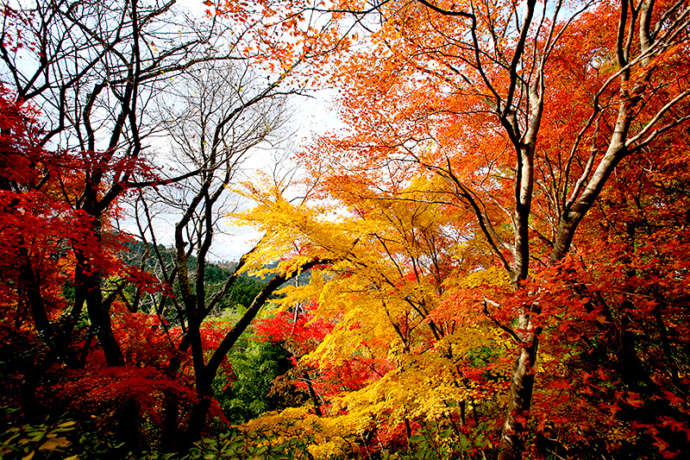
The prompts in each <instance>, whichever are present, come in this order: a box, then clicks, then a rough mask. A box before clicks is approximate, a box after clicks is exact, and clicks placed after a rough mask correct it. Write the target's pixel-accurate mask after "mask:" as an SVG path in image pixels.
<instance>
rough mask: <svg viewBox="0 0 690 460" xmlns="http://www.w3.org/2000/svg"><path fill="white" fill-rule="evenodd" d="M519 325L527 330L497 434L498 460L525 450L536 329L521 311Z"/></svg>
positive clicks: (520, 454)
mask: <svg viewBox="0 0 690 460" xmlns="http://www.w3.org/2000/svg"><path fill="white" fill-rule="evenodd" d="M519 327H520V328H522V329H527V330H528V331H530V330H531V332H526V333H525V334H524V336H523V337H522V340H523V346H522V349H521V350H520V354H519V355H518V357H517V359H516V360H515V366H514V367H513V375H512V379H511V382H510V397H509V400H508V410H507V412H506V417H505V421H504V423H503V431H502V433H501V444H500V453H499V455H498V458H499V460H510V459H519V458H521V457H522V452H523V451H524V449H525V439H524V436H525V432H526V428H527V421H528V419H529V411H530V406H531V402H532V390H533V389H534V376H535V369H534V366H535V364H536V359H537V350H538V348H539V338H538V334H539V330H534V329H532V325H531V323H530V322H529V320H528V318H527V315H526V314H525V313H523V314H521V315H520V318H519Z"/></svg>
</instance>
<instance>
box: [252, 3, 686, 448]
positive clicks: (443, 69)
mask: <svg viewBox="0 0 690 460" xmlns="http://www.w3.org/2000/svg"><path fill="white" fill-rule="evenodd" d="M333 9H334V10H337V11H338V12H339V13H343V12H347V13H350V15H351V17H355V18H357V20H358V21H359V22H360V23H361V24H363V26H365V27H366V28H367V31H366V33H364V34H363V35H364V37H363V38H361V46H356V47H352V48H351V52H350V53H349V54H346V55H345V56H346V58H343V59H342V60H341V61H340V67H339V69H337V70H336V75H335V76H334V77H333V81H335V82H336V83H337V84H341V85H342V87H343V88H344V96H343V98H342V99H341V102H342V105H343V108H342V110H341V116H342V118H343V120H344V121H345V124H346V126H347V129H346V130H345V132H343V133H334V134H333V135H332V136H330V137H326V138H323V139H322V140H321V141H320V143H319V144H318V145H317V146H315V147H314V149H313V151H311V152H307V153H306V154H305V155H304V156H303V158H304V160H305V164H306V165H307V166H311V169H310V171H311V172H312V173H313V175H314V176H315V177H318V179H319V180H320V181H322V183H323V184H325V186H324V188H323V189H324V190H325V191H326V193H327V194H330V196H336V197H337V198H339V199H340V200H342V201H344V202H345V203H347V204H349V205H350V207H351V209H352V211H353V212H354V213H357V212H359V210H360V206H359V205H358V204H357V203H358V202H361V201H362V200H367V199H382V200H391V201H393V202H395V201H400V202H402V203H405V202H420V201H421V202H422V203H438V204H439V205H441V206H444V209H445V211H444V212H445V213H447V214H446V216H447V217H446V218H445V219H444V218H441V222H443V223H444V224H445V225H446V226H448V227H446V228H449V229H450V228H453V233H452V234H455V235H458V236H460V238H461V241H462V240H465V241H467V242H474V243H473V244H474V245H476V247H477V248H478V249H476V250H475V251H479V252H480V253H481V254H482V256H483V257H487V256H488V258H485V259H483V260H482V261H481V262H479V263H478V265H468V266H466V270H469V273H472V271H481V272H485V273H486V274H488V273H492V272H494V273H495V267H501V269H502V271H503V272H504V275H498V274H497V273H495V274H494V275H493V276H495V277H496V281H494V282H493V283H491V282H489V283H486V282H482V283H480V286H483V289H482V290H483V292H482V290H478V289H467V288H468V287H473V286H462V284H463V281H462V278H465V277H467V276H468V275H463V276H461V275H460V274H459V273H458V272H457V271H456V272H453V274H452V275H451V276H450V278H447V279H446V280H445V282H444V283H442V285H443V286H445V288H446V289H448V288H449V287H453V286H455V289H449V290H448V291H444V290H442V291H441V296H442V297H444V296H448V297H449V298H448V302H447V303H446V306H447V307H448V308H455V309H456V315H462V314H463V312H465V314H466V313H467V312H472V313H473V314H475V315H476V317H477V318H481V319H482V320H483V321H485V322H486V323H487V324H493V326H492V327H497V328H498V330H500V331H503V332H502V333H504V334H506V337H509V338H510V339H511V340H513V341H514V344H515V348H516V353H517V359H516V364H515V366H514V368H513V370H512V374H511V376H510V380H509V381H510V390H509V394H508V395H507V401H508V403H507V405H508V407H507V411H506V415H505V419H504V423H503V428H502V436H501V441H500V444H501V454H500V457H501V458H516V457H519V456H521V455H522V453H523V452H524V450H525V441H526V437H527V436H528V428H527V427H528V423H529V417H530V413H531V409H532V407H533V392H534V382H535V377H537V376H538V375H539V371H538V369H539V368H538V367H537V356H538V353H537V352H538V349H539V343H540V340H542V339H546V338H547V337H552V336H550V335H548V334H547V335H546V336H545V335H544V331H545V329H549V330H550V331H553V329H551V328H550V327H551V326H552V325H553V324H554V323H557V322H558V321H560V320H561V319H563V318H574V317H569V316H567V315H566V316H563V313H562V312H559V308H560V307H561V306H563V305H568V304H569V303H570V301H569V300H568V296H577V297H578V298H581V299H585V300H582V301H581V302H583V303H582V304H580V307H577V308H576V307H575V306H573V307H572V308H573V310H572V312H575V311H579V313H577V314H580V315H583V316H585V317H588V318H589V319H590V320H591V319H592V318H594V317H596V315H595V314H594V313H593V312H600V311H601V308H603V306H602V303H601V302H604V301H603V300H596V299H597V297H596V296H592V297H588V295H587V294H586V293H588V292H590V291H588V290H587V289H588V288H587V282H586V281H583V280H584V279H585V277H584V274H583V273H582V272H581V271H579V269H577V268H575V267H574V265H573V263H574V262H573V261H574V260H575V259H576V258H577V257H584V253H582V252H580V250H579V247H578V250H577V251H574V247H573V241H574V240H575V239H576V236H577V234H578V229H579V228H580V227H581V226H583V225H584V224H583V222H586V220H585V217H586V216H588V215H590V213H592V214H594V213H595V211H594V210H593V209H594V208H596V204H597V203H599V201H598V200H599V198H600V196H601V194H602V191H603V190H605V185H606V184H608V183H610V181H611V177H612V174H613V172H614V171H615V170H616V167H618V166H619V165H624V166H625V167H626V168H635V167H637V171H641V166H639V165H640V164H642V163H643V162H644V160H642V159H643V158H645V156H646V155H654V153H652V152H655V151H663V150H664V149H663V148H661V147H660V146H659V142H660V141H662V139H663V140H666V141H667V142H669V141H668V139H677V136H679V133H681V132H682V131H681V129H683V128H682V126H683V123H684V122H686V121H687V120H688V112H687V98H688V96H689V95H690V92H689V91H688V89H687V87H688V80H687V70H688V69H687V66H686V63H685V62H684V59H683V57H682V53H683V52H682V50H684V49H686V48H687V39H688V36H687V30H688V27H687V26H688V20H689V16H688V14H689V11H688V9H687V4H686V2H666V3H658V2H647V1H640V2H627V1H624V2H621V3H620V4H615V3H596V4H595V3H593V2H580V3H577V4H568V5H565V4H563V3H561V2H554V3H553V4H551V3H545V4H538V3H537V2H531V1H526V2H522V3H520V5H519V6H518V5H515V4H512V3H500V4H497V5H489V4H485V3H481V2H479V3H477V2H465V3H457V2H454V3H452V2H425V1H416V2H415V1H410V2H382V3H380V4H376V5H373V6H370V5H368V4H367V5H365V4H357V3H356V2H355V3H353V2H343V3H342V4H341V3H338V2H335V5H334V6H333ZM367 17H369V18H371V19H370V20H367V19H366V18H367ZM674 136H675V137H674ZM673 142H675V143H674V144H673V147H670V149H669V151H671V152H675V151H678V149H681V150H682V148H681V147H679V145H682V143H681V144H678V143H677V141H673ZM655 148H657V149H660V150H654V149H655ZM325 152H328V155H325V154H324V153H325ZM664 154H665V155H669V154H670V153H668V152H666V153H664ZM420 175H421V176H422V177H426V178H427V180H428V181H430V182H428V183H429V184H433V186H429V185H426V184H425V183H424V182H423V181H422V182H421V183H420V182H415V181H414V180H413V178H414V177H415V176H420ZM430 175H431V176H435V177H436V178H437V180H431V179H430V178H429V176H430ZM439 180H440V182H439ZM416 193H420V194H422V197H419V196H417V195H415V194H416ZM258 196H259V198H258V199H259V201H260V202H261V203H267V202H268V201H270V200H267V198H266V197H265V196H262V195H258ZM357 200H359V201H357ZM273 206H275V207H274V209H275V213H284V212H286V208H285V205H284V204H283V203H281V202H280V200H277V201H276V204H275V205H273ZM390 206H394V205H392V204H391V205H390ZM410 206H411V207H413V206H414V204H410ZM365 210H366V207H365ZM401 212H409V211H401ZM396 216H397V213H396ZM262 219H270V217H267V216H266V215H265V214H262V217H261V218H260V219H257V220H254V222H256V223H257V224H259V225H261V224H260V221H261V220H262ZM396 219H400V220H401V221H403V222H405V220H404V219H402V218H401V217H399V216H398V217H396V218H392V219H391V224H392V225H394V226H395V225H397V224H396V222H397V220H396ZM456 219H458V220H456ZM291 220H292V221H293V222H309V220H304V219H302V220H300V219H297V218H294V217H293V218H292V219H291ZM273 227H274V228H278V225H277V224H275V222H274V225H273ZM288 228H292V229H293V231H294V229H296V228H301V231H300V232H298V233H297V235H298V236H299V238H304V240H305V241H307V242H309V243H310V244H312V245H313V247H314V248H315V250H316V248H319V250H324V249H326V250H327V251H329V252H334V251H335V249H334V248H333V244H332V243H328V244H327V243H326V242H325V239H324V238H323V237H322V233H321V232H320V231H318V232H317V231H316V230H312V229H309V228H307V227H303V228H302V227H297V226H296V225H295V224H293V225H292V226H291V227H288ZM583 232H587V234H588V235H591V233H590V231H589V230H583ZM414 233H415V235H419V234H420V233H419V230H415V232H414ZM331 234H337V233H336V231H335V230H332V231H331ZM374 234H378V232H376V233H374ZM283 235H284V236H285V235H286V234H283ZM365 235H366V234H365ZM365 235H362V234H357V236H352V237H351V238H350V241H349V243H345V242H343V244H342V245H340V246H339V249H340V251H342V252H341V255H347V254H348V252H347V251H349V250H350V247H351V246H353V245H354V243H355V242H358V243H359V242H360V241H364V240H363V238H364V236H365ZM590 238H593V240H592V241H590V242H591V243H597V242H598V243H599V244H601V245H604V244H605V243H606V239H604V238H603V237H601V236H599V237H591V236H590ZM384 243H386V244H387V240H385V239H384V240H383V241H382V242H381V245H383V244H384ZM410 244H411V243H410ZM354 246H355V247H356V245H354ZM370 246H371V243H370ZM583 247H584V244H583ZM378 252H379V256H378V257H379V258H381V257H382V255H385V254H386V250H385V248H384V247H380V248H379V250H378ZM391 254H396V253H395V252H394V251H391ZM451 254H452V252H451ZM573 254H574V255H575V256H574V258H573ZM359 257H361V256H360V255H359V254H356V252H355V251H354V250H353V252H352V253H351V258H355V259H358V258H359ZM427 257H430V256H426V257H424V259H423V260H430V259H428V258H427ZM453 258H454V259H455V261H456V262H458V261H459V260H458V259H457V256H454V257H451V259H453ZM390 259H391V260H390V263H391V264H393V265H392V267H394V266H395V264H396V263H399V262H398V260H397V256H395V255H394V256H393V257H390ZM366 260H369V259H368V258H367V259H366ZM431 260H433V259H431ZM369 263H370V262H364V261H362V269H363V266H364V265H367V266H368V265H369ZM585 263H586V262H585ZM412 266H413V267H414V263H412ZM585 266H587V265H585ZM388 269H390V268H388ZM346 272H347V273H350V272H349V271H346ZM402 272H403V273H405V270H404V269H402ZM569 273H571V274H570V275H569ZM572 273H579V276H582V278H578V277H577V276H573V275H572ZM680 273H684V271H683V270H681V272H680ZM501 276H503V277H505V279H506V280H508V281H507V284H506V285H504V286H500V284H501V282H500V281H499V280H500V279H501ZM670 276H671V277H672V279H673V283H674V284H675V283H677V282H679V280H678V279H677V278H676V277H675V276H673V275H670ZM456 277H459V278H460V279H457V278H456ZM681 277H682V275H681ZM454 278H455V279H454ZM539 279H541V280H542V281H543V283H542V282H537V281H536V280H539ZM545 280H550V282H551V283H552V284H549V283H548V282H545ZM566 281H567V282H566ZM492 284H494V287H493V288H491V285H492ZM474 287H477V285H475V286H474ZM324 292H330V291H324ZM453 292H454V293H453ZM312 295H315V294H314V293H312ZM451 296H454V297H455V299H456V300H455V301H451V300H450V298H451ZM559 296H560V297H559ZM657 297H658V296H657ZM617 302H622V303H619V306H621V305H626V303H625V302H626V301H625V300H624V299H620V298H618V299H617ZM627 302H630V300H627ZM320 304H324V305H326V304H328V302H325V301H324V299H323V298H322V299H321V300H320ZM573 305H577V304H576V303H573ZM578 308H581V309H580V310H578ZM625 308H628V309H629V307H625ZM625 308H624V309H625ZM573 314H575V313H573ZM674 314H675V313H674ZM587 315H589V316H587ZM671 317H673V316H671ZM609 321H616V318H615V314H614V316H612V317H611V318H610V319H609ZM666 321H672V320H670V318H667V319H666V320H663V318H662V321H661V322H658V323H657V325H658V327H659V330H660V331H663V330H665V329H667V328H668V325H667V324H665V323H666ZM391 322H393V321H391ZM424 324H428V327H429V328H430V329H432V333H433V328H432V323H431V322H429V321H426V322H425V323H424ZM586 324H587V325H588V327H593V328H594V326H593V323H591V322H586ZM629 327H632V326H630V325H628V326H623V327H622V328H621V334H623V335H626V334H628V332H625V330H626V329H627V328H629ZM565 329H567V328H565V327H564V329H563V331H564V330H565ZM593 330H594V329H593ZM563 331H560V332H563ZM662 335H665V333H663V334H662ZM325 343H326V342H325ZM324 346H325V345H324ZM633 348H634V346H633ZM547 350H548V349H547ZM628 352H632V348H628ZM546 353H547V355H546V356H548V358H549V359H550V358H551V356H549V354H548V353H549V352H548V351H546ZM667 354H668V353H667ZM624 367H625V366H621V369H622V368H624ZM561 384H562V382H561ZM657 389H658V388H657ZM657 394H658V392H657ZM673 398H675V397H671V399H673ZM677 408H678V406H676V409H677ZM676 415H677V417H680V420H682V419H683V416H682V415H678V414H676ZM676 446H678V444H676Z"/></svg>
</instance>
